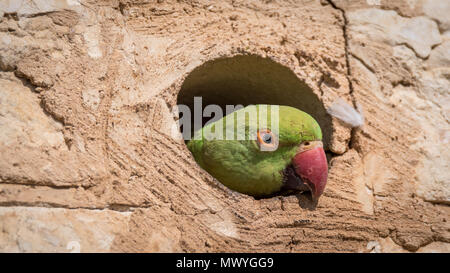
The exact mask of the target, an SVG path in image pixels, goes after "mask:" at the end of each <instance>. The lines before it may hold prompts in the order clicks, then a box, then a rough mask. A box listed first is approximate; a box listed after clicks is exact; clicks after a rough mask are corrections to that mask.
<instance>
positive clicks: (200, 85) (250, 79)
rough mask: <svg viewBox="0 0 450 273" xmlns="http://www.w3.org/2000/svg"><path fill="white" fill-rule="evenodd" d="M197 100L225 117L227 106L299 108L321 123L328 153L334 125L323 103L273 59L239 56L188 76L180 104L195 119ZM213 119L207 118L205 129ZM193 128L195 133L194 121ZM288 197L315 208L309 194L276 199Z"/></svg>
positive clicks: (199, 68)
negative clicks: (269, 105) (185, 106)
mask: <svg viewBox="0 0 450 273" xmlns="http://www.w3.org/2000/svg"><path fill="white" fill-rule="evenodd" d="M194 97H202V107H203V109H204V108H205V107H206V106H207V105H210V104H216V105H219V106H220V107H221V108H222V110H223V113H225V106H226V105H233V106H235V105H243V106H247V105H250V104H272V105H286V106H292V107H295V108H298V109H300V110H302V111H304V112H306V113H308V114H310V115H311V116H312V117H314V119H315V120H316V121H317V122H318V123H319V125H320V127H321V129H322V134H323V144H324V148H325V150H328V147H329V143H330V140H331V134H332V124H331V117H330V116H329V115H328V114H327V112H326V110H325V107H324V106H323V104H322V102H321V101H320V100H319V98H318V97H317V96H316V94H314V92H313V91H312V89H311V88H310V87H309V86H308V85H306V84H305V83H304V82H303V81H301V80H300V79H299V78H298V77H297V76H296V75H295V74H294V73H293V72H292V71H291V70H290V69H289V68H288V67H286V66H283V65H281V64H279V63H276V62H274V61H272V60H271V59H268V58H262V57H260V56H257V55H239V56H235V57H230V58H220V59H216V60H212V61H209V62H206V63H204V64H203V65H201V66H199V67H197V68H196V69H194V70H193V71H192V72H191V73H190V74H189V75H188V77H187V78H186V80H185V81H184V83H183V85H182V86H181V90H180V92H179V93H178V97H177V104H184V105H187V106H188V107H189V108H190V110H191V113H192V115H193V114H194ZM210 119H211V118H204V119H203V125H204V124H205V123H206V122H208V121H209V120H210ZM191 128H192V130H193V129H194V120H193V119H191ZM327 159H328V160H329V159H331V157H327ZM285 194H288V195H292V194H296V196H297V198H298V199H299V204H300V206H301V207H302V208H307V209H314V208H315V204H314V203H315V202H313V200H312V198H311V195H310V193H309V192H308V193H302V194H299V193H298V192H296V193H295V192H294V193H293V192H290V193H280V192H278V193H276V194H274V195H273V196H276V195H278V196H279V195H285ZM273 196H267V197H269V198H270V197H273ZM267 197H264V198H267Z"/></svg>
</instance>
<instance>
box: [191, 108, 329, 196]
mask: <svg viewBox="0 0 450 273" xmlns="http://www.w3.org/2000/svg"><path fill="white" fill-rule="evenodd" d="M262 110H264V111H262ZM262 117H266V118H264V119H263V118H262ZM264 120H265V122H262V121H264ZM187 146H188V149H189V150H190V151H191V152H192V154H193V156H194V158H195V160H196V161H197V163H198V164H199V165H200V166H201V167H202V168H203V169H205V170H206V171H207V172H209V173H210V174H211V175H212V176H214V177H215V178H216V179H218V180H219V181H220V182H221V183H222V184H224V185H225V186H227V187H229V188H230V189H232V190H235V191H238V192H241V193H245V194H248V195H252V196H255V197H264V196H270V195H273V194H275V193H277V192H280V191H285V190H289V191H292V190H293V191H310V192H311V194H312V197H313V199H315V200H317V199H318V198H319V196H320V195H321V194H322V193H323V191H324V189H325V185H326V181H327V174H328V165H327V160H326V156H325V152H324V149H323V144H322V132H321V130H320V127H319V124H318V123H317V122H316V121H315V120H314V118H312V117H311V116H310V115H308V114H307V113H305V112H303V111H300V110H298V109H296V108H293V107H289V106H277V105H250V106H247V107H245V108H243V109H240V110H238V111H235V112H233V113H231V114H229V115H227V116H225V117H223V118H222V119H220V120H217V121H215V122H212V123H209V124H207V125H205V126H204V127H203V128H202V129H201V130H198V131H197V132H196V133H195V135H194V139H192V140H190V141H189V142H188V144H187Z"/></svg>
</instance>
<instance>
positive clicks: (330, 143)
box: [0, 0, 450, 252]
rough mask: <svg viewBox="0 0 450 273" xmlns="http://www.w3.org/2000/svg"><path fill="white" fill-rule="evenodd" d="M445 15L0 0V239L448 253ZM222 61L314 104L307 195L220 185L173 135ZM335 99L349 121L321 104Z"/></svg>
mask: <svg viewBox="0 0 450 273" xmlns="http://www.w3.org/2000/svg"><path fill="white" fill-rule="evenodd" d="M385 2H386V3H385ZM378 4H379V5H378ZM448 14H450V4H449V2H448V1H440V0H404V1H400V0H398V1H389V2H388V1H384V0H380V1H375V0H370V1H369V0H367V1H366V0H360V1H350V0H346V1H345V0H329V1H325V0H321V1H319V0H317V1H306V0H304V1H279V0H277V1H245V0H242V1H239V0H238V1H213V2H211V1H206V0H198V1H161V0H158V1H156V0H155V1H145V0H135V1H131V0H129V1H128V0H117V1H114V0H111V1H107V0H104V1H79V0H54V1H41V0H17V1H13V0H9V1H8V0H7V1H2V2H0V16H1V17H0V70H1V72H0V105H1V106H0V251H6V252H10V251H13V252H17V251H19V252H39V251H45V252H53V251H59V252H65V251H67V252H70V251H82V252H83V251H85V252H92V251H101V252H108V251H111V252H123V251H125V252H154V251H160V252H170V251H176V252H184V251H185V252H205V251H207V252H212V251H231V252H233V251H245V252H250V251H276V252H291V251H292V252H305V251H313V252H325V251H333V252H408V251H413V252H415V251H419V252H432V251H437V252H449V251H450V233H449V228H450V226H449V214H450V209H449V204H450V172H449V171H448V169H449V166H448V165H449V161H450V153H449V147H450V144H449V141H450V126H449V114H450V112H449V111H450V99H449V98H450V96H449V87H450V76H449V75H450V55H449V54H450V21H449V17H448ZM242 55H245V56H249V58H255V60H256V61H255V62H259V63H258V65H253V66H251V65H248V64H247V63H245V62H243V61H242V59H246V58H243V57H242ZM220 60H229V62H231V63H233V65H234V66H233V68H234V69H237V70H239V71H240V69H242V70H243V71H245V73H240V74H239V73H238V74H236V75H241V76H239V80H240V81H242V82H243V83H248V84H249V86H252V84H257V83H261V82H262V81H264V79H265V77H264V75H268V74H269V73H271V71H272V73H273V74H271V75H272V76H273V77H274V78H277V76H279V75H288V74H289V73H291V74H292V77H291V76H289V77H288V76H286V79H293V80H292V84H291V83H290V81H288V82H289V84H288V87H286V88H284V87H283V88H279V90H278V89H277V88H276V87H277V86H278V87H279V86H280V85H275V86H274V87H273V88H272V89H271V92H272V93H271V94H274V96H277V97H278V100H277V101H278V102H280V103H282V102H289V101H292V99H291V98H293V97H294V96H295V92H294V91H292V90H295V88H291V87H292V86H296V84H299V86H300V85H301V86H304V89H302V90H306V91H304V92H305V93H302V96H301V97H302V98H303V96H307V97H308V98H311V101H314V102H317V104H318V105H317V107H314V108H312V109H311V111H312V113H311V114H313V115H318V116H320V117H321V118H320V119H321V120H322V121H321V125H322V127H323V130H324V131H325V132H326V135H327V136H328V138H327V140H326V146H327V155H328V157H329V159H330V172H329V181H328V185H327V188H326V190H325V193H324V195H323V196H322V197H321V199H320V201H319V203H318V204H317V206H312V205H311V203H310V202H309V199H308V197H307V196H306V195H302V194H300V195H291V196H276V197H272V198H266V199H259V200H255V199H254V198H252V197H249V196H245V195H242V194H238V193H236V192H232V191H230V190H228V189H226V188H225V187H224V186H222V185H221V184H220V183H218V182H217V181H216V180H215V179H214V178H213V177H211V176H210V175H209V174H208V173H206V172H205V171H204V170H202V169H201V168H200V167H198V166H197V164H196V163H195V161H194V160H193V158H192V156H191V154H190V153H189V151H188V150H187V148H186V146H185V144H184V142H182V141H180V140H177V138H174V137H173V135H174V128H176V121H175V120H174V118H173V117H172V115H171V110H172V107H174V106H175V105H176V104H177V102H178V101H179V100H180V96H179V94H184V93H180V90H188V89H186V86H188V85H189V84H190V83H192V82H193V81H189V79H195V80H196V81H199V82H200V83H199V84H201V83H202V81H203V83H205V84H206V83H207V84H208V85H211V86H212V87H214V88H217V87H218V86H220V85H218V84H217V83H216V82H215V79H216V78H217V77H218V76H220V75H221V73H218V74H214V73H212V72H211V71H212V70H211V69H208V66H207V65H208V64H210V63H213V64H214V63H216V62H217V61H220ZM259 64H261V65H259ZM205 65H206V66H205ZM204 67H206V69H205V70H204V71H205V72H204V73H203V74H200V76H195V75H197V74H195V73H196V72H195V71H199V70H198V69H201V68H204ZM196 69H197V70H196ZM259 69H261V70H259ZM200 71H202V70H200ZM218 71H220V70H218ZM260 71H268V72H267V73H266V72H265V74H264V75H259V74H258V73H261V72H260ZM191 73H192V74H191ZM193 75H194V76H193ZM202 75H204V76H202ZM230 75H234V76H233V77H235V78H236V77H237V76H236V75H235V74H230ZM258 75H259V76H258ZM289 75H290V74H289ZM190 76H191V77H190ZM230 77H231V76H230ZM233 77H231V79H235V78H233ZM255 79H257V80H255ZM269 79H270V78H269ZM185 80H186V81H185ZM266 81H267V82H266V83H267V85H270V83H271V82H270V81H269V80H267V79H266ZM194 82H195V81H194ZM280 82H284V83H286V81H280ZM280 84H281V83H280ZM203 86H206V88H204V90H206V91H205V92H206V93H205V94H206V96H208V95H207V85H203ZM289 86H290V87H289ZM214 88H213V89H214ZM291 89H292V90H291ZM274 90H275V91H274ZM277 90H278V91H277ZM286 90H289V92H288V91H286ZM244 91H245V90H244ZM293 92H294V93H293ZM302 92H303V91H302ZM186 94H189V92H187V93H186ZM219 97H220V96H217V97H214V96H211V97H209V98H210V99H211V100H212V101H214V99H218V98H219ZM258 98H262V97H261V96H260V97H256V99H258ZM337 98H343V99H345V100H346V101H348V102H349V103H353V104H354V105H356V104H360V105H361V106H362V109H363V111H364V116H365V124H364V126H363V127H361V128H354V129H351V128H348V127H347V126H346V125H345V124H343V123H342V122H340V121H339V120H336V119H334V118H333V119H332V118H331V117H330V116H327V115H326V114H325V112H324V110H323V109H326V108H328V107H329V106H330V105H331V104H332V103H333V102H334V101H335V100H336V99H337ZM181 99H183V97H181ZM299 103H300V102H299ZM315 109H319V110H315ZM175 131H176V129H175Z"/></svg>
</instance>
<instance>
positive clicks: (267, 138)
mask: <svg viewBox="0 0 450 273" xmlns="http://www.w3.org/2000/svg"><path fill="white" fill-rule="evenodd" d="M263 141H264V142H265V143H267V144H270V143H271V142H272V136H271V135H269V134H265V135H264V136H263Z"/></svg>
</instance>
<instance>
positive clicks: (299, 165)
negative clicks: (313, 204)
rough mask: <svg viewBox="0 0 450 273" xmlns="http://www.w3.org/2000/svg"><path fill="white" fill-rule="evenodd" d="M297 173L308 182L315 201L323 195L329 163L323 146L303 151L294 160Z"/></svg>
mask: <svg viewBox="0 0 450 273" xmlns="http://www.w3.org/2000/svg"><path fill="white" fill-rule="evenodd" d="M292 164H293V165H294V168H295V172H296V173H297V175H299V176H300V178H301V179H302V180H303V181H304V182H306V184H307V185H308V187H309V188H310V190H311V194H312V197H313V199H315V200H317V199H318V198H319V196H320V195H321V194H322V193H323V191H324V189H325V185H326V184H327V177H328V163H327V157H326V156H325V151H324V150H323V148H322V145H320V146H318V147H313V148H312V149H309V150H306V151H301V152H299V153H298V154H296V155H295V157H294V159H293V160H292Z"/></svg>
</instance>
